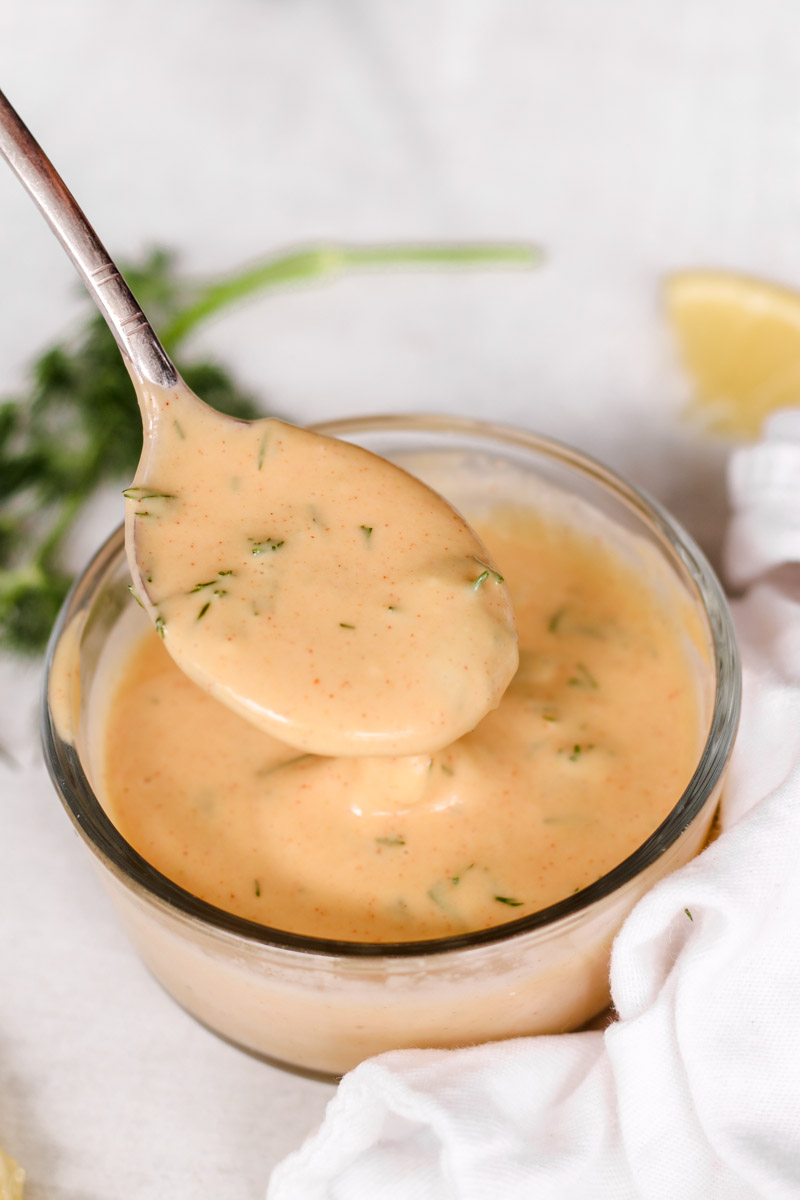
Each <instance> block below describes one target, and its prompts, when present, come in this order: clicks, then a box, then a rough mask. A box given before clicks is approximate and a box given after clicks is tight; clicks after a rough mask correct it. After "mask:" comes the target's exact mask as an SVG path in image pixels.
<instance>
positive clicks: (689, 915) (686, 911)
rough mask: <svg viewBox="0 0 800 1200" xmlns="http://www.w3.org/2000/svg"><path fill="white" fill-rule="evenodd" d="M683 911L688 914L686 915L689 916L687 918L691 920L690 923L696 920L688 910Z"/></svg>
mask: <svg viewBox="0 0 800 1200" xmlns="http://www.w3.org/2000/svg"><path fill="white" fill-rule="evenodd" d="M683 911H684V912H685V913H686V915H687V917H688V918H689V920H690V921H693V920H694V917H693V916H692V914H691V913H690V912H689V910H688V908H685V909H684V910H683Z"/></svg>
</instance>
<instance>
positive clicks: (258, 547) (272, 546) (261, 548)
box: [247, 537, 286, 554]
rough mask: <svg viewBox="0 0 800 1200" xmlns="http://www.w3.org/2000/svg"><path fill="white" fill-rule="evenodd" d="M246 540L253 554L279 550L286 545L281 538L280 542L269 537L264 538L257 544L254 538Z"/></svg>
mask: <svg viewBox="0 0 800 1200" xmlns="http://www.w3.org/2000/svg"><path fill="white" fill-rule="evenodd" d="M247 540H248V542H250V544H251V546H252V548H253V554H266V553H267V551H269V550H280V548H281V546H284V545H285V544H286V543H285V541H284V539H283V538H281V540H280V541H278V540H277V539H276V538H271V537H268V538H264V540H263V541H262V542H257V541H256V539H255V538H248V539H247Z"/></svg>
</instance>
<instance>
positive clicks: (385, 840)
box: [375, 833, 406, 846]
mask: <svg viewBox="0 0 800 1200" xmlns="http://www.w3.org/2000/svg"><path fill="white" fill-rule="evenodd" d="M375 841H376V842H377V843H378V845H379V846H405V844H406V839H405V838H404V837H402V836H401V835H400V834H399V833H393V834H391V835H390V836H389V837H379V838H375Z"/></svg>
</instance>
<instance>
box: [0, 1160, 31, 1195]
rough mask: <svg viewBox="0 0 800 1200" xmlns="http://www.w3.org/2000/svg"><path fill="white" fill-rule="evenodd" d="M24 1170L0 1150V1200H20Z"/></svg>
mask: <svg viewBox="0 0 800 1200" xmlns="http://www.w3.org/2000/svg"><path fill="white" fill-rule="evenodd" d="M24 1182H25V1172H24V1171H23V1169H22V1167H20V1166H17V1164H16V1163H15V1162H14V1160H13V1158H9V1156H8V1155H7V1154H4V1153H3V1151H2V1150H0V1200H22V1185H23V1183H24Z"/></svg>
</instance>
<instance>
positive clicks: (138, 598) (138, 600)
mask: <svg viewBox="0 0 800 1200" xmlns="http://www.w3.org/2000/svg"><path fill="white" fill-rule="evenodd" d="M128 591H129V592H130V594H131V595H132V596H133V598H134V600H135V601H136V603H137V604H138V605H139V608H144V605H143V604H142V598H141V596H140V595H139V593H138V592H137V591H136V588H135V587H134V586H133V584H132V583H129V584H128Z"/></svg>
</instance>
